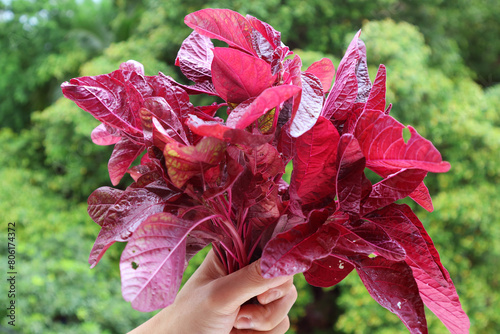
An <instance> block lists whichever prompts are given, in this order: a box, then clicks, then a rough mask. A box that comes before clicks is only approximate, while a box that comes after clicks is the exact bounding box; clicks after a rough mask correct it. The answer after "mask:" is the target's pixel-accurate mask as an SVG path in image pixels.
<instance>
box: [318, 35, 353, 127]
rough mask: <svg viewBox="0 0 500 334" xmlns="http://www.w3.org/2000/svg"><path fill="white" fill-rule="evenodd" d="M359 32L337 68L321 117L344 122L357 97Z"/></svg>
mask: <svg viewBox="0 0 500 334" xmlns="http://www.w3.org/2000/svg"><path fill="white" fill-rule="evenodd" d="M360 34H361V31H358V33H357V34H356V35H355V36H354V38H353V40H352V41H351V43H350V44H349V47H348V48H347V51H346V53H345V55H344V57H343V58H342V60H341V61H340V64H339V66H338V68H337V75H336V77H335V82H334V83H333V86H332V89H331V91H330V94H328V97H327V99H326V101H325V105H324V106H323V110H322V112H321V116H323V117H325V118H327V119H330V118H334V119H336V120H345V119H346V118H347V116H348V112H349V110H350V109H351V106H352V104H353V103H354V102H355V100H356V96H357V95H358V80H357V77H356V65H357V63H358V60H359V57H360V55H359V50H358V39H359V35H360Z"/></svg>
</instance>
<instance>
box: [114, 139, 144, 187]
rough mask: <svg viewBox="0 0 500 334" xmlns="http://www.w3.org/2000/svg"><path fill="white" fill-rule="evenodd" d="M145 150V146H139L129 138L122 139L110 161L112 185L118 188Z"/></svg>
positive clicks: (116, 145)
mask: <svg viewBox="0 0 500 334" xmlns="http://www.w3.org/2000/svg"><path fill="white" fill-rule="evenodd" d="M144 150H145V146H144V144H138V143H136V142H135V141H132V140H131V139H129V138H128V137H122V138H121V139H120V141H119V142H118V143H116V144H115V148H114V149H113V153H112V154H111V157H110V158H109V161H108V171H109V177H110V179H111V183H112V184H113V185H114V186H116V185H117V184H118V183H119V182H120V180H121V179H122V177H123V175H125V173H126V172H127V169H128V168H129V167H130V164H131V163H132V162H133V161H134V160H135V159H136V158H137V157H138V156H139V154H141V153H142V152H143V151H144Z"/></svg>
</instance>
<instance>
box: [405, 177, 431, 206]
mask: <svg viewBox="0 0 500 334" xmlns="http://www.w3.org/2000/svg"><path fill="white" fill-rule="evenodd" d="M409 196H410V198H411V199H412V200H414V201H415V202H416V203H417V204H419V205H420V206H421V207H423V208H424V209H425V210H427V211H429V212H432V211H434V206H433V205H432V199H431V195H430V194H429V189H427V187H426V186H425V184H424V182H423V181H422V183H420V184H419V185H418V187H417V189H415V190H414V191H413V192H412V193H411V194H410V195H409Z"/></svg>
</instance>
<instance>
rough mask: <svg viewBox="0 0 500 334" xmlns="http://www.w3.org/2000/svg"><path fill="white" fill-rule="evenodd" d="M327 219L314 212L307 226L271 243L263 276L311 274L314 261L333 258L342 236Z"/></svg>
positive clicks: (267, 251)
mask: <svg viewBox="0 0 500 334" xmlns="http://www.w3.org/2000/svg"><path fill="white" fill-rule="evenodd" d="M326 218H327V213H326V212H323V211H313V212H312V213H311V215H310V217H309V219H308V221H307V222H306V223H304V224H300V225H296V226H294V227H292V228H291V229H289V230H288V231H286V232H284V233H280V234H278V235H277V236H276V237H275V238H273V239H272V240H270V241H269V242H268V243H267V245H266V246H265V248H264V251H263V253H262V260H261V263H260V266H261V270H262V276H263V277H265V278H271V277H277V276H286V275H294V274H297V273H301V272H304V271H306V270H308V269H309V268H310V267H311V265H312V263H313V261H314V260H316V259H318V258H322V257H325V256H327V255H328V254H330V252H331V250H332V248H333V247H334V246H335V244H336V242H337V240H338V238H339V234H340V233H339V232H338V230H337V229H336V228H335V227H334V226H333V224H324V222H325V220H326Z"/></svg>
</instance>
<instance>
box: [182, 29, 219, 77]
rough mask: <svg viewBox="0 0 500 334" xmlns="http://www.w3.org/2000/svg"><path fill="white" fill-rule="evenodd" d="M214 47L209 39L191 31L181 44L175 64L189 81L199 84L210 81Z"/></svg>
mask: <svg viewBox="0 0 500 334" xmlns="http://www.w3.org/2000/svg"><path fill="white" fill-rule="evenodd" d="M213 47H214V45H213V43H212V41H211V40H210V38H208V37H206V36H203V35H200V34H198V33H197V32H196V31H193V32H192V33H191V34H190V35H189V36H188V38H186V39H185V40H184V42H182V45H181V48H180V50H179V53H178V54H177V59H176V60H175V64H176V65H177V66H179V67H180V69H181V71H182V73H183V74H184V75H185V76H186V78H188V79H189V80H191V81H194V82H196V83H201V82H205V81H210V80H211V79H212V72H211V66H212V59H213V58H214V54H213V53H212V50H211V49H213Z"/></svg>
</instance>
